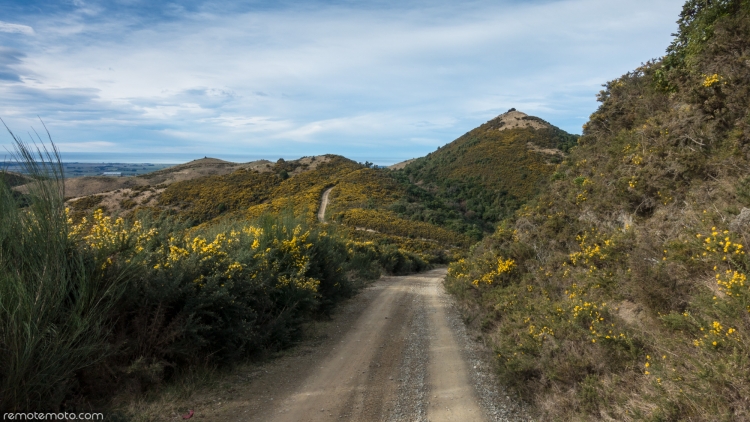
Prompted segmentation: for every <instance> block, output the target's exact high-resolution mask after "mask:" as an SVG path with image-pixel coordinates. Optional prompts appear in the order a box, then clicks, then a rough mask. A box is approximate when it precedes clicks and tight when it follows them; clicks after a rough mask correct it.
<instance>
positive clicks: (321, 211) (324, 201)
mask: <svg viewBox="0 0 750 422" xmlns="http://www.w3.org/2000/svg"><path fill="white" fill-rule="evenodd" d="M332 190H333V187H330V188H328V189H326V190H325V192H323V196H322V197H321V198H320V208H318V221H320V222H321V223H325V221H326V207H327V206H328V195H329V194H330V193H331V191H332Z"/></svg>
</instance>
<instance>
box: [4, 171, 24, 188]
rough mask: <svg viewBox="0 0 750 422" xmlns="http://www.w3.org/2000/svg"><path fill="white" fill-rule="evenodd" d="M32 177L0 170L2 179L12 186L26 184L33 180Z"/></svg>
mask: <svg viewBox="0 0 750 422" xmlns="http://www.w3.org/2000/svg"><path fill="white" fill-rule="evenodd" d="M31 180H32V179H31V178H30V177H28V176H25V175H23V174H20V173H16V172H12V171H3V170H0V181H2V182H5V184H7V185H8V186H10V187H16V186H21V185H25V184H26V183H30V182H31Z"/></svg>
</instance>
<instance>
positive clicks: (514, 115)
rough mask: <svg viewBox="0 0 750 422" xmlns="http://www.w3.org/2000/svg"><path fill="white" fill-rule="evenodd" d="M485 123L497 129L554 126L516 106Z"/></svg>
mask: <svg viewBox="0 0 750 422" xmlns="http://www.w3.org/2000/svg"><path fill="white" fill-rule="evenodd" d="M485 124H486V125H490V127H491V128H493V129H497V130H507V129H518V128H524V127H530V128H532V129H545V128H550V127H552V125H550V124H549V123H547V122H546V121H544V120H542V119H540V118H539V117H535V116H529V115H528V114H526V113H524V112H521V111H518V110H516V109H515V108H511V109H510V110H508V111H506V112H505V113H503V114H501V115H499V116H497V117H495V118H494V119H492V120H490V121H489V122H487V123H485Z"/></svg>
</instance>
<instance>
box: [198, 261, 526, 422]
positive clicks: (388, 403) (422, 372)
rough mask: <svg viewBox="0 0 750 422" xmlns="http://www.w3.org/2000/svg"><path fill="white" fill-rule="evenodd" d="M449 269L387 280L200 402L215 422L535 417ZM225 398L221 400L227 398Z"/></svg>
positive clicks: (202, 416) (203, 413) (201, 414)
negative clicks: (473, 323) (452, 292)
mask: <svg viewBox="0 0 750 422" xmlns="http://www.w3.org/2000/svg"><path fill="white" fill-rule="evenodd" d="M444 277H445V269H437V270H433V271H429V272H426V273H421V274H416V275H411V276H403V277H383V278H381V279H380V280H378V281H377V282H376V283H374V284H373V285H371V286H370V287H368V288H366V289H365V290H364V291H362V292H361V293H360V294H358V295H357V296H356V297H355V298H353V299H352V300H350V301H348V302H347V303H346V304H345V305H344V306H342V307H341V308H340V309H339V311H338V312H337V314H336V315H334V317H333V319H332V320H331V321H330V322H327V323H325V324H323V325H322V326H321V327H320V331H319V333H318V335H317V336H315V337H314V338H311V339H310V340H308V341H306V342H304V343H303V344H301V345H299V346H297V347H295V348H294V349H292V350H291V351H289V352H287V353H286V355H284V356H282V357H280V358H277V359H274V360H272V361H270V362H267V363H265V364H262V365H255V366H252V367H248V368H245V369H241V370H238V372H237V374H236V375H235V379H233V380H227V383H226V384H227V390H226V391H227V392H221V391H217V392H215V393H213V394H206V395H205V397H204V399H203V400H202V401H200V400H197V401H196V402H195V403H194V404H192V406H193V407H192V408H193V409H195V417H197V418H198V419H201V420H215V421H233V420H237V421H251V420H252V421H255V420H257V421H294V422H296V421H337V420H347V421H389V422H390V421H414V422H417V421H418V422H422V421H425V422H426V421H430V422H439V421H528V420H530V419H529V418H528V416H527V415H526V412H525V410H524V408H523V406H521V405H519V404H518V403H516V402H514V401H513V400H512V399H511V398H510V397H509V396H508V395H507V394H505V393H504V392H503V390H502V389H501V388H500V387H498V385H497V382H496V379H495V377H494V374H493V370H492V368H493V366H492V365H493V363H492V362H493V357H492V354H491V353H490V352H488V351H486V348H485V347H484V346H483V345H481V344H479V343H478V342H476V341H474V340H473V339H471V337H470V336H469V335H468V334H467V331H466V328H465V325H464V324H463V322H462V320H461V317H460V314H459V312H458V310H457V308H456V307H455V305H454V302H453V299H452V298H451V297H450V296H449V295H448V294H446V293H445V290H444V287H443V284H442V280H443V278H444ZM217 397H218V398H217Z"/></svg>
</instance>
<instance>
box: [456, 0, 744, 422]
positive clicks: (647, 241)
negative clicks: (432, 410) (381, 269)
mask: <svg viewBox="0 0 750 422" xmlns="http://www.w3.org/2000/svg"><path fill="white" fill-rule="evenodd" d="M678 22H679V25H680V30H679V32H678V34H677V35H676V38H675V41H674V43H673V44H672V45H671V46H670V47H669V49H668V51H667V54H666V56H665V57H663V58H662V59H659V60H655V61H650V62H648V63H645V64H644V65H642V66H641V67H639V68H638V69H636V70H634V71H632V72H630V73H628V74H626V75H623V76H622V77H621V78H618V79H616V80H613V81H610V82H608V83H607V84H606V86H605V89H604V90H603V91H602V92H601V93H600V94H599V101H600V102H601V106H600V107H599V109H598V110H597V111H596V112H595V113H594V114H592V116H591V119H590V121H589V122H588V123H587V124H586V125H585V127H584V134H583V136H582V137H581V138H580V140H579V141H578V146H577V147H575V148H572V149H571V150H570V155H569V156H568V157H567V158H566V159H565V160H564V161H563V162H562V163H561V164H560V165H559V166H558V167H557V169H556V171H555V172H554V174H552V176H551V181H552V182H551V183H552V184H551V185H550V187H549V188H548V189H545V190H544V191H542V193H541V194H540V195H539V196H537V197H536V198H535V199H533V200H532V201H530V202H528V203H527V204H525V205H523V206H522V207H521V208H520V209H519V210H518V211H517V212H516V213H515V214H514V215H513V216H511V217H509V218H507V219H505V220H504V221H503V222H502V223H501V224H500V225H499V226H498V228H497V229H496V231H495V233H494V234H493V235H492V236H489V237H487V238H486V239H484V240H483V241H482V242H481V243H479V244H478V245H476V246H474V247H473V249H472V253H471V256H470V257H469V258H467V259H464V260H459V261H457V262H455V263H453V264H452V265H451V267H450V270H449V276H448V279H447V285H448V287H449V289H450V290H451V291H453V292H454V293H455V294H456V295H457V296H458V297H460V298H461V299H462V300H463V303H464V308H465V312H466V315H467V317H468V319H469V320H470V321H471V323H472V324H473V325H475V326H476V327H477V328H478V329H479V330H480V331H481V333H482V338H483V339H484V341H485V342H487V344H488V345H490V346H491V347H492V348H493V349H494V350H495V352H496V356H497V364H498V370H499V373H500V374H501V378H502V380H503V382H504V383H506V384H508V385H510V386H512V387H514V388H515V389H516V391H517V392H518V393H520V395H521V397H524V398H527V399H529V400H530V401H532V402H533V403H534V405H535V407H536V408H537V409H538V410H539V416H540V418H541V419H543V420H584V419H585V420H652V421H657V420H658V421H678V420H692V421H716V420H727V421H728V420H745V419H747V418H748V415H750V406H749V405H748V403H747V400H746V399H747V397H749V396H750V382H748V380H749V379H750V361H748V356H750V290H748V289H749V287H750V284H748V281H747V277H748V274H749V272H750V260H749V259H748V257H747V255H746V248H747V247H748V241H750V190H749V189H748V186H750V179H748V174H750V114H749V113H748V110H750V85H748V83H747V81H748V80H750V65H749V63H750V50H748V48H747V46H748V45H750V2H747V1H740V0H725V1H696V0H690V1H688V2H687V3H686V4H685V6H684V9H683V12H682V14H681V15H680V19H679V21H678Z"/></svg>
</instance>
